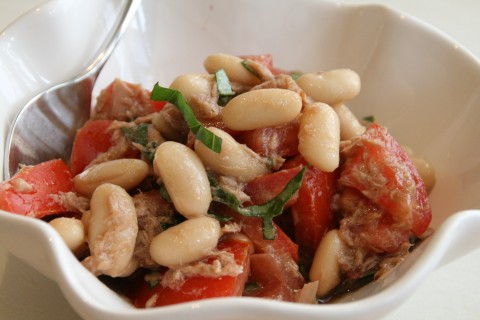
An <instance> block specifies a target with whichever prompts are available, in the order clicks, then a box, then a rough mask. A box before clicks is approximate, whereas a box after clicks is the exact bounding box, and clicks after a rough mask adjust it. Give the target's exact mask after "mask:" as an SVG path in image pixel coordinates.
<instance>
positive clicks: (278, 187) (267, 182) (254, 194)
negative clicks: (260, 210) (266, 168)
mask: <svg viewBox="0 0 480 320" xmlns="http://www.w3.org/2000/svg"><path fill="white" fill-rule="evenodd" d="M300 170H302V167H301V166H298V167H294V168H289V169H285V170H279V171H275V172H272V173H268V174H265V175H263V176H259V177H256V178H254V179H252V180H250V181H248V182H247V183H246V185H245V188H244V190H243V192H245V193H246V194H247V195H248V196H250V199H251V202H252V203H253V204H254V205H257V204H263V203H265V202H267V201H269V200H271V199H272V198H274V197H275V196H277V195H278V194H279V193H280V192H282V190H283V188H285V186H286V185H287V184H288V183H289V182H290V180H292V178H293V177H294V176H295V175H296V174H297V173H299V172H300ZM297 199H298V193H295V194H294V195H293V196H292V197H291V198H290V200H288V202H287V203H286V204H285V208H289V207H290V206H291V205H292V204H293V203H295V202H296V201H297Z"/></svg>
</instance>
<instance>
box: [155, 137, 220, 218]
mask: <svg viewBox="0 0 480 320" xmlns="http://www.w3.org/2000/svg"><path fill="white" fill-rule="evenodd" d="M153 167H154V170H155V171H156V172H157V173H158V175H159V176H160V177H161V178H162V181H163V183H164V184H165V187H166V189H167V191H168V194H169V195H170V198H171V199H172V202H173V205H174V206H175V209H177V211H178V212H179V213H180V214H182V215H183V216H184V217H185V218H187V219H190V218H195V217H199V216H204V215H206V214H207V210H208V207H209V206H210V202H211V201H212V193H211V191H210V182H209V181H208V177H207V172H206V171H205V167H204V166H203V163H202V161H201V160H200V158H199V157H198V155H197V154H196V153H195V152H194V151H193V150H192V149H190V148H189V147H187V146H185V145H183V144H181V143H178V142H173V141H167V142H164V143H162V144H161V145H160V146H159V147H158V148H157V151H156V152H155V158H154V160H153Z"/></svg>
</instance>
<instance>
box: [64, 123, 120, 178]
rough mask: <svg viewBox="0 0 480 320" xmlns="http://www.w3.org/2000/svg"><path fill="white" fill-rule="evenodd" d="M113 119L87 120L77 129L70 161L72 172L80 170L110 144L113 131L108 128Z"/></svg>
mask: <svg viewBox="0 0 480 320" xmlns="http://www.w3.org/2000/svg"><path fill="white" fill-rule="evenodd" d="M112 122H113V120H89V121H87V122H86V123H85V124H84V125H83V127H82V128H80V129H79V130H78V131H77V135H76V136H75V140H74V142H73V149H72V154H71V157H70V163H71V166H72V171H73V174H75V175H77V174H79V173H80V172H82V171H83V170H84V169H85V167H86V166H88V165H89V164H90V162H92V161H93V160H94V159H95V158H96V157H97V156H98V155H99V154H101V153H103V152H106V151H107V150H108V149H109V148H110V147H111V146H112V135H113V131H110V130H108V128H109V127H110V125H111V124H112Z"/></svg>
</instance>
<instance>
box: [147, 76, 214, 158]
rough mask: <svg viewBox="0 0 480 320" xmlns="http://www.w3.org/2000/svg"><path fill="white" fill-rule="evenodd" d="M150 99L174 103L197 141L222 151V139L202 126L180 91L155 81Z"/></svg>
mask: <svg viewBox="0 0 480 320" xmlns="http://www.w3.org/2000/svg"><path fill="white" fill-rule="evenodd" d="M150 99H152V100H155V101H168V102H170V103H172V104H174V105H175V106H176V107H177V108H178V109H179V110H180V112H181V113H182V115H183V118H184V119H185V121H186V122H187V125H188V127H189V128H190V130H192V132H193V133H194V134H195V137H196V138H197V140H198V141H200V142H202V143H203V144H204V145H205V146H206V147H207V148H209V149H211V150H212V151H214V152H217V153H220V151H222V139H221V138H220V137H217V136H216V135H215V134H214V133H213V132H211V131H209V130H208V129H206V128H205V127H203V126H202V124H201V123H200V122H199V121H198V120H197V118H196V117H195V114H194V113H193V111H192V108H190V106H189V105H188V104H187V101H186V100H185V97H184V96H183V95H182V94H181V92H180V91H178V90H175V89H170V88H165V87H161V86H160V85H158V82H157V83H156V84H155V86H154V87H153V90H152V94H151V96H150Z"/></svg>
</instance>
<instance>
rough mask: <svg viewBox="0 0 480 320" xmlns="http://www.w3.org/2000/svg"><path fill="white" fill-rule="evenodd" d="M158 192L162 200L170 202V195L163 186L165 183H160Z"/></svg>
mask: <svg viewBox="0 0 480 320" xmlns="http://www.w3.org/2000/svg"><path fill="white" fill-rule="evenodd" d="M158 191H159V192H160V196H161V197H162V199H163V200H165V201H167V202H172V199H171V198H170V195H169V194H168V191H167V188H165V184H163V183H162V184H161V185H160V188H159V189H158Z"/></svg>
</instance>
